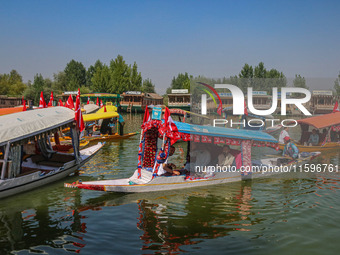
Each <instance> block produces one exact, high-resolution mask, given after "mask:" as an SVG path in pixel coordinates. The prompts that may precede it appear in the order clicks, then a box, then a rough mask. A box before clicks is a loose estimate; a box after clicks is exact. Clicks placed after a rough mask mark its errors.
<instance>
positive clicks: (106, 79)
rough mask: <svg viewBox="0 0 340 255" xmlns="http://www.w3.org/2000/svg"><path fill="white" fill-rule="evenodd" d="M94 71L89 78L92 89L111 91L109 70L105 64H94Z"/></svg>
mask: <svg viewBox="0 0 340 255" xmlns="http://www.w3.org/2000/svg"><path fill="white" fill-rule="evenodd" d="M95 68H96V70H95V72H94V74H93V77H92V79H91V81H92V90H93V91H95V92H111V90H110V89H109V87H110V70H109V67H108V66H107V65H103V64H102V63H98V64H97V65H95Z"/></svg>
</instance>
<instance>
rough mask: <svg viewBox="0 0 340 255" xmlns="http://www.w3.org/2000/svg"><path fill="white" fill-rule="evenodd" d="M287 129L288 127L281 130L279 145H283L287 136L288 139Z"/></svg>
mask: <svg viewBox="0 0 340 255" xmlns="http://www.w3.org/2000/svg"><path fill="white" fill-rule="evenodd" d="M288 129H289V127H284V128H283V130H282V131H281V133H280V137H279V143H282V144H284V143H285V142H284V138H285V137H287V136H288V137H290V136H289V134H288Z"/></svg>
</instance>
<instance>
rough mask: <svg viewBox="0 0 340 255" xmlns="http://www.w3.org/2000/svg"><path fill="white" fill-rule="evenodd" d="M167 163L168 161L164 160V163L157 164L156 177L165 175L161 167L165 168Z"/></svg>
mask: <svg viewBox="0 0 340 255" xmlns="http://www.w3.org/2000/svg"><path fill="white" fill-rule="evenodd" d="M167 163H168V159H167V160H165V162H164V163H163V164H159V167H158V172H157V175H158V176H160V175H162V174H165V173H166V171H165V170H164V168H163V166H165V165H166V164H167Z"/></svg>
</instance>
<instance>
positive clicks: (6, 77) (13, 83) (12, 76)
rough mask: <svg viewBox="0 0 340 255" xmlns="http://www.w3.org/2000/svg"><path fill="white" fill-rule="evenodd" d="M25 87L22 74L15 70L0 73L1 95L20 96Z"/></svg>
mask: <svg viewBox="0 0 340 255" xmlns="http://www.w3.org/2000/svg"><path fill="white" fill-rule="evenodd" d="M26 87H27V86H26V85H25V84H24V83H23V82H22V76H21V75H20V74H19V73H18V72H17V71H16V70H12V71H11V72H10V73H9V74H3V75H0V94H2V95H9V96H21V95H22V94H23V92H24V91H25V89H26Z"/></svg>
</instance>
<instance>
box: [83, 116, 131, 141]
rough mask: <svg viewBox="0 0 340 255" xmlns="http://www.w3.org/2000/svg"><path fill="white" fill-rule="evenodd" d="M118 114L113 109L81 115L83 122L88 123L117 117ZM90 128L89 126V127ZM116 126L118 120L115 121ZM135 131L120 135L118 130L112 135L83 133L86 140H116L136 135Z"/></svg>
mask: <svg viewBox="0 0 340 255" xmlns="http://www.w3.org/2000/svg"><path fill="white" fill-rule="evenodd" d="M118 117H119V114H118V113H117V112H114V111H108V112H97V113H91V114H86V115H84V116H83V118H84V122H85V123H87V124H88V123H89V122H94V121H97V120H100V119H111V118H118ZM89 128H91V126H90V127H89ZM117 128H118V121H117ZM136 134H137V133H136V132H132V133H126V134H122V135H120V134H119V132H118V131H117V133H114V134H112V135H109V134H105V135H103V134H100V135H91V136H89V135H85V136H84V139H85V140H87V141H90V142H92V141H111V140H118V139H125V138H129V137H131V136H134V135H136Z"/></svg>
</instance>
